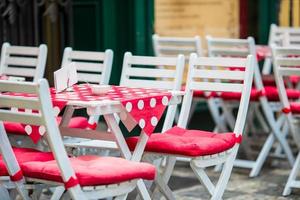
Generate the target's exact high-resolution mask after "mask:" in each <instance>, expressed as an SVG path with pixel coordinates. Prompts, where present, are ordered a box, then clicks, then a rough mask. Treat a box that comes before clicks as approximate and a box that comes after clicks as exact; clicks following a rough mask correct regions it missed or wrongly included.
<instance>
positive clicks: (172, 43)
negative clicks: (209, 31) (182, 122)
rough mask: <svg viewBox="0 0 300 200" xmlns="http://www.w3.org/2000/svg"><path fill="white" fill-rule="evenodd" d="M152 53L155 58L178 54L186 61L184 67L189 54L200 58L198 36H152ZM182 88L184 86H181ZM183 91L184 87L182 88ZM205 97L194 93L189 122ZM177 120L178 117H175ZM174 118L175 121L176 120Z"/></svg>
mask: <svg viewBox="0 0 300 200" xmlns="http://www.w3.org/2000/svg"><path fill="white" fill-rule="evenodd" d="M152 42H153V48H154V53H155V55H156V56H168V57H176V56H178V54H183V55H184V56H185V60H186V66H187V65H188V61H189V56H190V54H191V53H196V54H197V55H198V56H202V55H203V54H204V53H203V49H202V42H201V38H200V37H199V36H195V37H167V36H160V35H158V34H154V35H153V36H152ZM187 71H188V70H187V67H186V70H184V73H183V84H185V79H186V76H187ZM183 86H184V85H183ZM182 90H184V87H183V88H182ZM205 97H206V96H205V95H204V93H203V92H202V91H197V92H194V99H193V104H192V108H191V112H190V116H189V121H190V119H191V117H192V116H193V114H194V112H195V110H196V107H197V104H198V103H199V102H200V101H203V100H206V98H205ZM177 118H178V117H177ZM177 118H176V120H178V119H177Z"/></svg>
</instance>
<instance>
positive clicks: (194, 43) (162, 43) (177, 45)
mask: <svg viewBox="0 0 300 200" xmlns="http://www.w3.org/2000/svg"><path fill="white" fill-rule="evenodd" d="M152 42H153V47H154V52H155V55H156V56H171V57H176V56H177V55H178V54H184V55H189V54H191V53H197V55H199V56H201V55H202V54H203V52H202V46H201V39H200V37H199V36H195V37H166V36H160V35H158V34H154V35H153V36H152ZM187 58H188V56H187Z"/></svg>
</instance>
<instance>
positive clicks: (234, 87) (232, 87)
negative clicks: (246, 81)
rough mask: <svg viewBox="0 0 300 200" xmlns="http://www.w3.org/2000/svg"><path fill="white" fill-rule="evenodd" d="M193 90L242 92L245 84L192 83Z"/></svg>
mask: <svg viewBox="0 0 300 200" xmlns="http://www.w3.org/2000/svg"><path fill="white" fill-rule="evenodd" d="M191 89H193V90H202V91H208V92H209V91H216V92H242V90H243V84H240V83H219V82H192V83H191Z"/></svg>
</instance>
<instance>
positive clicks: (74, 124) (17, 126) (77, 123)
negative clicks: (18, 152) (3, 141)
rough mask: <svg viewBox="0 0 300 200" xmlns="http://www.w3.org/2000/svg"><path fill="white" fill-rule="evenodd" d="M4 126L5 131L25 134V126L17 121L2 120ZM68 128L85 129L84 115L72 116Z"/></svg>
mask: <svg viewBox="0 0 300 200" xmlns="http://www.w3.org/2000/svg"><path fill="white" fill-rule="evenodd" d="M56 120H57V122H58V123H60V122H61V117H57V118H56ZM3 124H4V128H5V130H6V132H7V133H10V134H15V135H27V133H26V132H25V127H24V126H23V125H22V124H21V123H18V122H3ZM69 127H70V128H82V129H85V128H87V127H88V120H87V118H85V117H73V118H71V120H70V123H69Z"/></svg>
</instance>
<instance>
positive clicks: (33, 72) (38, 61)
mask: <svg viewBox="0 0 300 200" xmlns="http://www.w3.org/2000/svg"><path fill="white" fill-rule="evenodd" d="M46 61H47V46H46V45H45V44H41V45H40V46H39V47H28V46H12V45H10V44H9V43H7V42H5V43H3V45H2V49H1V61H0V75H11V76H19V77H25V78H31V79H32V80H33V81H34V82H36V81H38V80H39V79H41V78H43V76H44V72H45V67H46Z"/></svg>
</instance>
